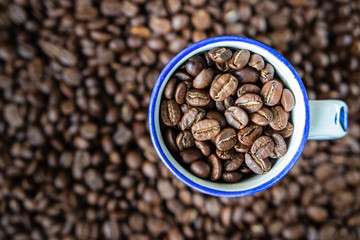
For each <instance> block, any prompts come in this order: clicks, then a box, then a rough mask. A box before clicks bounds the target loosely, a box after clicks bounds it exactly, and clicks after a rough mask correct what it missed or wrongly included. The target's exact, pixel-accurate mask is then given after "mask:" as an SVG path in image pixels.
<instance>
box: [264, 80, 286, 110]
mask: <svg viewBox="0 0 360 240" xmlns="http://www.w3.org/2000/svg"><path fill="white" fill-rule="evenodd" d="M282 91H283V87H282V85H281V83H280V82H279V81H278V80H271V81H269V82H267V83H265V84H264V86H263V87H262V89H261V93H260V94H261V96H262V97H263V99H264V104H265V105H268V106H274V105H276V104H277V103H278V102H279V101H280V98H281V94H282Z"/></svg>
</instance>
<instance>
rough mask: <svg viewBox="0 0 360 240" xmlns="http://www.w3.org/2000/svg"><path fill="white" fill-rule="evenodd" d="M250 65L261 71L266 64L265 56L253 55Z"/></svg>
mask: <svg viewBox="0 0 360 240" xmlns="http://www.w3.org/2000/svg"><path fill="white" fill-rule="evenodd" d="M249 66H250V67H253V68H255V69H256V70H258V71H260V70H261V69H263V68H264V66H265V61H264V58H263V57H262V56H260V55H259V54H253V55H251V57H250V60H249Z"/></svg>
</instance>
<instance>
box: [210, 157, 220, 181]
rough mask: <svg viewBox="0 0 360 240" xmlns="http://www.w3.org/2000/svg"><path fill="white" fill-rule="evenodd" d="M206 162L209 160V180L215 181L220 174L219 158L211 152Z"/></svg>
mask: <svg viewBox="0 0 360 240" xmlns="http://www.w3.org/2000/svg"><path fill="white" fill-rule="evenodd" d="M208 162H209V164H210V167H211V174H210V180H211V181H216V180H218V179H219V178H220V177H221V175H222V164H221V160H220V159H219V158H218V157H217V156H216V155H215V154H211V155H210V156H209V158H208Z"/></svg>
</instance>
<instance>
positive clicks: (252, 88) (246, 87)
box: [236, 83, 261, 97]
mask: <svg viewBox="0 0 360 240" xmlns="http://www.w3.org/2000/svg"><path fill="white" fill-rule="evenodd" d="M260 91H261V89H260V88H259V87H258V86H256V85H255V84H250V83H247V84H243V85H241V87H239V88H238V89H237V91H236V93H237V96H238V97H240V96H242V95H244V94H246V93H254V94H256V95H260Z"/></svg>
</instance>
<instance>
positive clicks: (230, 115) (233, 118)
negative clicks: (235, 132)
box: [224, 106, 249, 129]
mask: <svg viewBox="0 0 360 240" xmlns="http://www.w3.org/2000/svg"><path fill="white" fill-rule="evenodd" d="M224 116H225V118H226V121H227V123H228V124H229V125H230V126H232V127H234V128H236V129H242V128H244V127H245V126H246V125H247V124H248V122H249V118H248V115H247V113H246V112H245V111H244V110H242V109H241V108H240V107H236V106H232V107H229V108H228V109H227V110H226V111H225V113H224Z"/></svg>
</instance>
